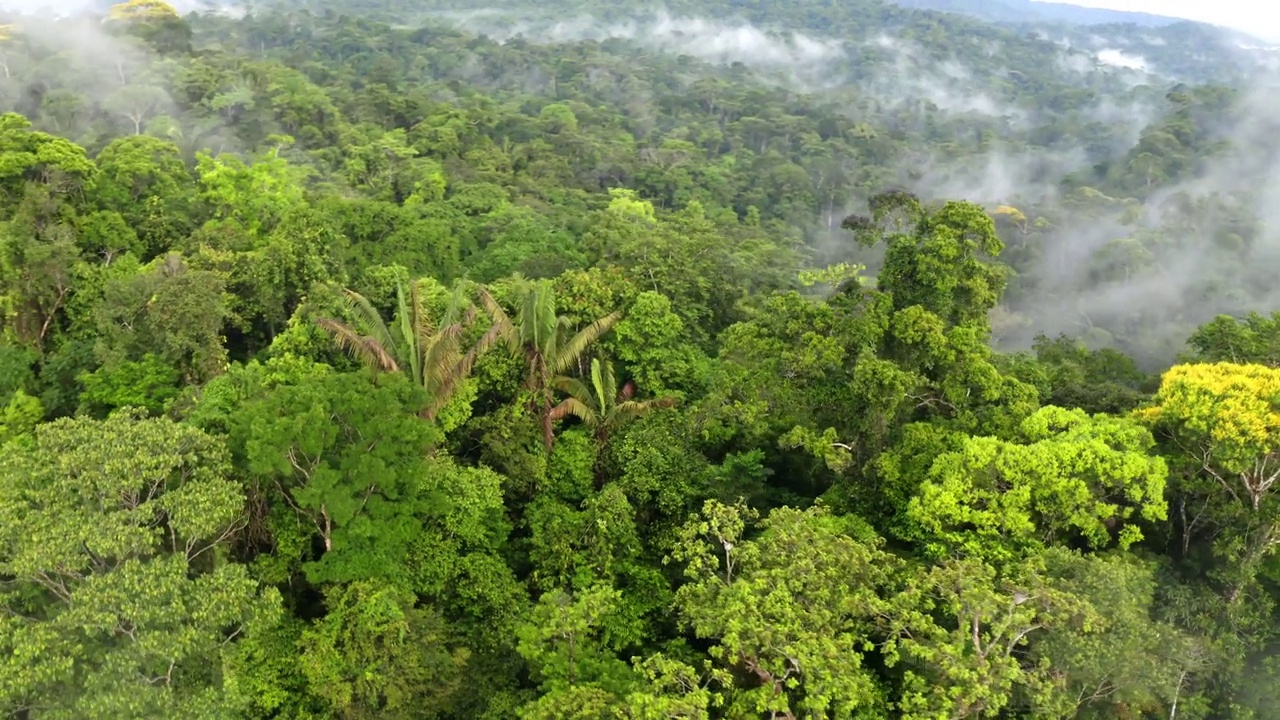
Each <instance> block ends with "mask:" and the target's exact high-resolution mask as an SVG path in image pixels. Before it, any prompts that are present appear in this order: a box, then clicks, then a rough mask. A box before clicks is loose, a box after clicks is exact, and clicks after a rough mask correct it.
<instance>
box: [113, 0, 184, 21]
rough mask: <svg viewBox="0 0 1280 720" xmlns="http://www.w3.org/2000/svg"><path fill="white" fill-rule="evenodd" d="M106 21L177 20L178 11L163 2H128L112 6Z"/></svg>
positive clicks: (161, 0)
mask: <svg viewBox="0 0 1280 720" xmlns="http://www.w3.org/2000/svg"><path fill="white" fill-rule="evenodd" d="M107 19H108V20H123V21H138V20H177V19H179V15H178V11H177V10H175V9H174V7H173V6H172V5H170V4H169V3H167V2H164V0H128V2H122V3H118V4H116V5H112V6H111V9H110V10H108V11H107Z"/></svg>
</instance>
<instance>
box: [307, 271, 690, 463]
mask: <svg viewBox="0 0 1280 720" xmlns="http://www.w3.org/2000/svg"><path fill="white" fill-rule="evenodd" d="M344 292H345V295H346V298H347V302H348V306H347V308H346V313H345V314H346V316H347V318H348V319H349V320H348V321H344V320H338V319H334V318H321V319H319V320H317V321H316V322H317V324H318V325H319V326H320V327H321V328H322V329H324V330H326V331H327V332H328V333H329V334H330V335H332V336H333V337H334V339H335V340H336V341H337V343H338V345H339V346H341V347H342V348H343V349H344V350H346V351H347V352H349V353H351V355H352V356H353V357H355V358H356V359H358V360H359V361H360V362H361V363H363V364H364V365H365V366H366V367H368V368H370V369H371V370H373V371H375V372H392V373H404V374H406V375H407V376H408V377H409V378H410V379H411V380H412V381H413V382H414V383H416V384H417V385H419V386H420V387H422V388H423V389H424V390H426V392H427V395H428V397H429V400H428V403H427V405H426V406H425V407H424V408H423V410H422V416H423V417H424V418H434V417H435V416H436V414H437V413H439V412H440V410H441V409H442V408H444V407H445V406H446V405H448V403H449V401H450V400H452V399H453V397H454V395H455V394H456V393H457V391H458V389H459V388H460V387H461V386H462V384H463V383H464V382H465V381H466V380H467V378H468V377H469V376H470V374H471V369H472V367H473V366H474V364H475V361H476V358H477V357H479V355H480V354H481V353H483V352H485V351H486V350H488V349H489V348H490V347H492V346H494V345H495V344H498V343H501V344H504V345H506V346H507V347H508V348H509V349H510V350H511V351H512V352H513V353H516V354H517V355H520V356H523V357H524V359H525V363H526V370H525V387H526V389H527V390H529V391H530V393H531V396H532V400H531V402H532V403H533V404H534V408H533V409H534V410H535V412H536V414H537V415H538V417H539V418H540V419H541V423H542V431H543V439H544V441H545V442H546V446H547V450H548V451H550V450H551V448H552V446H553V444H554V443H555V433H554V423H555V422H556V421H557V420H561V419H564V418H566V417H569V416H574V417H577V418H578V419H580V420H581V421H582V422H583V423H584V424H586V425H587V426H588V428H590V429H591V431H592V432H593V433H594V434H595V436H596V437H597V438H598V439H599V440H601V441H602V442H603V441H604V440H605V439H606V438H607V436H608V434H609V433H610V432H611V431H612V430H614V429H616V428H617V427H620V426H621V425H623V424H625V423H626V422H627V421H629V420H631V419H634V418H635V417H638V416H639V415H642V414H644V413H645V412H647V411H648V410H650V409H652V408H654V407H666V406H670V405H672V404H673V401H672V400H671V399H669V398H659V399H655V400H635V399H633V398H634V395H635V393H636V387H635V383H633V382H630V381H628V382H626V383H624V384H623V386H622V387H621V388H619V387H618V382H617V378H616V376H615V374H614V368H613V364H612V363H611V362H609V361H608V360H602V359H601V358H598V357H597V358H593V359H592V360H591V364H590V374H589V380H590V385H588V384H587V383H586V382H584V381H583V380H582V379H581V378H578V377H573V376H569V375H566V374H565V373H568V372H569V371H570V370H572V369H573V368H574V367H575V366H577V365H581V363H582V362H583V359H584V358H585V356H586V353H587V350H588V349H589V348H590V347H591V345H592V344H594V343H595V342H596V340H598V339H599V338H600V337H601V336H602V335H604V334H605V333H606V332H608V331H609V330H610V329H611V328H612V327H613V326H614V325H615V324H616V323H617V322H618V321H619V320H621V319H622V313H620V312H613V313H610V314H608V315H605V316H604V317H602V318H599V319H597V320H595V321H593V322H590V323H588V324H587V325H586V327H583V328H582V329H580V330H576V331H575V330H574V329H573V327H572V324H571V322H570V321H569V319H568V318H567V317H565V316H563V315H559V314H558V313H557V311H556V298H555V291H554V289H553V288H552V287H551V284H550V283H548V282H545V281H543V282H528V281H525V282H523V283H522V284H521V285H520V292H519V296H518V298H519V299H518V303H517V305H518V307H517V308H516V313H515V316H514V317H512V316H511V315H510V314H508V312H507V310H506V309H505V308H503V306H502V305H501V304H500V303H499V302H498V301H497V300H495V299H494V297H493V296H492V295H491V294H490V293H489V291H488V290H486V289H485V288H483V287H482V288H480V289H479V290H478V292H477V296H478V300H479V306H480V307H481V308H483V309H484V312H485V314H486V315H487V316H488V319H489V328H488V330H486V331H485V332H484V333H483V334H482V335H481V336H480V337H479V338H478V339H477V340H475V342H473V343H470V344H468V343H467V336H468V330H469V329H471V328H472V327H473V325H474V323H475V321H476V316H477V313H476V305H475V304H474V303H472V302H471V301H470V300H469V299H468V298H467V296H466V292H465V289H464V286H463V285H462V284H459V285H457V286H455V288H454V291H453V294H452V296H451V297H450V299H449V302H448V305H447V307H446V309H445V311H444V312H443V313H442V314H441V316H440V318H438V319H435V318H433V317H432V315H431V313H430V312H428V310H427V308H426V306H425V304H424V303H423V299H422V296H421V291H420V289H419V284H418V283H417V282H410V283H409V289H408V292H407V293H406V292H405V288H404V285H403V284H401V283H399V282H397V283H396V313H395V318H394V319H393V321H392V323H391V324H390V325H388V323H387V322H386V321H384V320H383V318H382V315H381V313H379V312H378V310H377V308H375V307H374V306H373V304H372V303H371V302H370V301H369V300H368V299H367V298H365V297H364V296H363V295H361V294H360V293H357V292H355V291H354V290H346V291H344ZM393 328H394V329H395V330H398V332H393ZM557 389H558V390H560V391H562V392H564V393H565V394H567V395H568V396H569V397H568V398H566V399H564V400H563V401H561V402H560V403H559V404H556V403H555V396H554V391H555V390H557Z"/></svg>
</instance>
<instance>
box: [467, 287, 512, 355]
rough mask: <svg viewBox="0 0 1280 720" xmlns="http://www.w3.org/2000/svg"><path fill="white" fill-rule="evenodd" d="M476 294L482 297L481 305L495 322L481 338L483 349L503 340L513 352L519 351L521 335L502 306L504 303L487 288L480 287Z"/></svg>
mask: <svg viewBox="0 0 1280 720" xmlns="http://www.w3.org/2000/svg"><path fill="white" fill-rule="evenodd" d="M476 294H477V296H478V297H479V298H480V307H482V308H483V309H484V311H485V313H486V314H487V315H488V316H489V319H490V320H491V321H492V322H493V326H492V327H491V328H490V329H489V331H488V332H487V333H485V337H483V338H481V343H483V349H488V347H489V346H490V345H492V344H493V343H495V342H497V341H499V340H501V341H504V342H506V343H507V345H508V346H510V347H511V350H512V352H519V351H520V337H519V335H518V334H517V333H516V329H515V325H514V324H513V323H512V322H511V318H510V316H508V315H507V311H506V310H504V309H503V308H502V305H499V304H498V301H497V300H495V299H493V295H490V294H489V290H488V289H487V288H483V287H482V288H480V289H479V291H477V293H476ZM483 349H482V352H483Z"/></svg>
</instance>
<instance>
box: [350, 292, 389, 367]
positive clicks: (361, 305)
mask: <svg viewBox="0 0 1280 720" xmlns="http://www.w3.org/2000/svg"><path fill="white" fill-rule="evenodd" d="M342 294H343V296H344V297H345V298H346V301H347V302H346V311H347V313H346V314H347V315H348V316H350V317H352V318H354V322H355V326H356V327H358V328H359V329H360V332H362V333H363V334H365V335H368V336H370V337H372V338H373V339H374V340H377V341H378V342H379V343H381V344H382V346H383V347H384V348H386V349H387V351H388V352H395V338H393V337H392V336H391V329H390V328H388V327H387V324H386V323H385V322H384V321H383V320H382V314H381V313H379V312H378V309H377V308H375V307H374V306H373V303H371V302H369V299H368V298H366V297H365V296H363V295H361V294H360V293H358V292H356V291H355V290H343V291H342Z"/></svg>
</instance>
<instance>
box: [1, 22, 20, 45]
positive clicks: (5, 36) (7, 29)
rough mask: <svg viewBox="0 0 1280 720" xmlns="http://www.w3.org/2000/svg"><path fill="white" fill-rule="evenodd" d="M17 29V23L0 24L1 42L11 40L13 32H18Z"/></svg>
mask: <svg viewBox="0 0 1280 720" xmlns="http://www.w3.org/2000/svg"><path fill="white" fill-rule="evenodd" d="M17 30H18V26H17V25H0V42H4V41H5V40H11V39H12V38H13V34H14V33H15V32H17Z"/></svg>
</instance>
